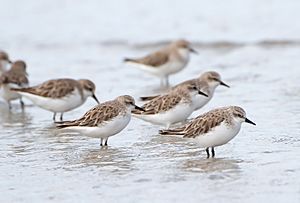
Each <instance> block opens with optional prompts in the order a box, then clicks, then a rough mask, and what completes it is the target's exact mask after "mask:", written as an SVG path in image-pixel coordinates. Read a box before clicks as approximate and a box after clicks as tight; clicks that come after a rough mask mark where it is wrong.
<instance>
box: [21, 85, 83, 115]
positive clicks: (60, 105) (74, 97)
mask: <svg viewBox="0 0 300 203" xmlns="http://www.w3.org/2000/svg"><path fill="white" fill-rule="evenodd" d="M20 94H22V95H23V96H24V97H26V98H28V99H29V100H31V101H32V102H33V103H34V104H35V105H37V106H39V107H41V108H43V109H46V110H48V111H51V112H67V111H71V110H73V109H75V108H77V107H79V106H80V105H82V104H83V103H84V102H85V100H83V99H82V97H81V95H80V93H79V91H78V89H75V90H74V91H73V93H72V94H69V95H67V96H65V97H62V98H48V97H42V96H38V95H34V94H30V93H26V92H21V93H20Z"/></svg>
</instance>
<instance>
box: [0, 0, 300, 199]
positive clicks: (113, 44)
mask: <svg viewBox="0 0 300 203" xmlns="http://www.w3.org/2000/svg"><path fill="white" fill-rule="evenodd" d="M265 2H267V1H265ZM6 4H7V5H10V4H12V3H9V2H7V3H6ZM78 4H80V3H77V4H76V5H77V7H79V5H78ZM148 4H150V3H148ZM35 5H36V7H39V6H41V5H40V4H37V3H36V4H35ZM63 5H64V4H63ZM146 5H147V4H146ZM45 6H47V5H45ZM89 6H90V7H92V6H91V5H89ZM89 6H86V7H87V8H89ZM28 7H29V6H28ZM77 7H76V6H75V8H77ZM140 7H141V8H144V7H143V6H141V5H138V6H137V10H139V8H140ZM146 8H147V7H146V6H145V8H144V9H146ZM276 8H277V7H276ZM30 9H31V8H27V10H29V11H30ZM275 10H276V9H275ZM142 11H143V10H142ZM142 11H140V12H142ZM7 12H8V11H7ZM71 13H73V14H74V16H76V15H75V11H71ZM84 13H86V9H85V10H84ZM59 14H60V13H59ZM39 15H40V14H39V13H38V14H29V16H27V17H26V18H25V19H31V18H33V17H35V16H39ZM45 15H46V17H47V16H48V17H49V16H51V13H46V14H45ZM60 15H62V14H60ZM81 15H83V14H81ZM93 15H95V14H93ZM98 15H99V16H101V14H98ZM136 15H137V14H136ZM203 15H204V16H205V13H204V14H203ZM46 17H45V18H46ZM256 17H257V16H256ZM129 18H131V19H133V17H129ZM187 18H191V19H192V15H191V16H188V17H187ZM49 19H51V18H50V17H49ZM75 19H77V20H79V19H81V17H78V16H77V17H75ZM10 20H12V22H16V23H17V22H18V21H17V20H16V19H14V18H13V17H11V19H10ZM68 20H70V19H69V18H68V17H65V18H63V22H64V21H67V22H69V21H68ZM152 20H153V21H154V20H156V18H154V19H152ZM70 21H71V20H70ZM115 21H116V22H118V21H117V20H116V19H115ZM144 21H145V24H146V25H148V24H149V25H151V23H150V21H151V20H150V19H149V18H146V19H145V20H144ZM72 22H73V21H72ZM174 22H175V20H174ZM280 22H281V21H280ZM78 23H79V24H80V23H83V22H81V21H79V22H78ZM260 23H261V22H260ZM129 24H130V23H129ZM91 25H95V22H93V21H92V22H91ZM91 25H85V26H91ZM130 25H131V24H130ZM69 26H71V25H69ZM276 26H277V25H276ZM18 29H19V28H16V30H18ZM49 29H50V28H49ZM51 29H52V28H51ZM185 29H186V26H178V30H179V33H184V31H185ZM195 29H196V31H199V30H197V28H195ZM255 29H256V27H255ZM273 29H275V28H272V29H270V30H271V31H272V30H273ZM294 30H296V28H294ZM72 31H73V30H72V29H70V30H67V29H66V30H63V32H64V33H67V34H66V35H65V36H68V34H69V35H70V36H71V32H72ZM135 31H136V32H137V33H135V35H134V36H136V35H138V33H139V32H140V34H141V35H143V34H145V33H143V32H141V31H140V30H139V29H137V30H135ZM10 32H11V31H10ZM49 32H50V33H52V32H51V30H50V31H49V30H47V29H46V30H42V31H40V34H39V35H40V37H41V38H42V39H43V40H45V39H46V40H45V41H43V42H42V43H41V42H40V41H39V40H40V39H39V40H35V39H36V38H34V37H32V38H30V36H31V35H30V33H29V32H28V31H26V32H25V33H24V35H21V34H15V35H11V36H9V35H8V34H7V35H3V36H4V37H3V38H2V39H6V40H10V41H12V42H11V43H10V42H9V41H6V42H5V43H4V45H3V49H5V50H7V51H8V52H9V53H12V54H11V55H12V58H24V59H25V60H26V61H27V62H28V72H29V75H30V81H31V84H37V83H40V82H42V81H44V80H46V79H49V78H55V77H74V78H90V79H92V80H93V81H94V82H95V83H96V85H97V96H98V98H99V100H101V101H105V100H108V99H112V98H114V97H116V96H118V95H120V94H131V95H133V96H134V97H136V98H137V97H138V96H144V95H149V94H153V93H157V92H159V91H160V90H158V84H159V80H158V79H156V78H153V77H151V76H149V75H147V74H143V72H140V71H138V70H136V69H134V68H131V67H127V66H124V65H123V64H122V62H121V60H122V58H124V57H125V56H137V55H143V54H145V53H147V52H149V51H151V50H153V49H156V48H157V47H158V46H160V43H161V42H164V41H165V40H167V39H168V38H167V37H166V36H164V35H162V34H161V33H158V34H157V36H152V37H149V36H145V42H144V43H141V42H142V41H143V40H141V37H140V38H139V40H138V42H139V43H137V44H135V43H134V40H133V39H134V37H132V38H130V39H129V41H130V43H123V41H122V40H118V38H116V37H112V39H110V43H108V42H107V39H103V38H101V37H99V39H100V40H96V39H97V36H96V34H95V35H93V37H92V38H91V40H90V41H89V43H87V41H86V40H85V39H82V38H79V40H77V41H75V42H74V43H71V42H70V39H69V38H68V40H67V38H66V39H65V38H64V37H61V36H60V35H57V38H51V37H50V38H48V40H47V37H48V35H49ZM107 32H108V31H107ZM124 32H125V34H123V35H122V37H123V38H124V39H127V38H126V36H127V35H128V36H131V35H130V31H128V30H127V31H124ZM191 32H192V31H191ZM96 33H97V32H96ZM230 33H231V35H230V37H228V38H226V37H225V38H226V39H225V40H226V41H229V42H230V43H226V44H225V45H224V44H223V42H221V41H218V40H217V38H218V37H217V38H216V41H212V42H207V43H208V44H210V45H211V44H213V45H214V44H217V45H218V46H203V42H202V41H200V40H197V39H195V40H194V41H193V42H194V43H195V44H196V47H195V48H196V49H197V50H198V51H199V53H200V54H199V55H198V56H195V55H193V56H192V59H191V62H190V63H189V65H188V67H187V68H186V69H185V70H184V71H182V72H180V73H179V74H177V75H174V76H173V77H171V83H172V84H174V85H175V84H176V83H179V82H181V81H183V80H186V79H190V78H193V77H196V76H198V75H199V74H200V73H201V72H204V71H206V70H216V71H218V72H219V73H220V74H221V75H222V77H223V80H224V81H225V82H226V83H228V84H229V85H230V86H231V88H230V89H226V88H224V87H218V88H217V90H216V93H215V96H214V98H213V99H212V101H211V102H210V103H209V104H208V105H207V106H205V107H204V108H203V109H201V110H199V111H198V112H195V113H194V114H193V115H192V117H194V116H196V115H199V114H200V113H202V112H205V111H208V110H210V109H212V108H215V107H219V106H225V105H240V106H241V107H243V108H244V109H245V110H246V111H247V115H248V117H249V118H250V119H251V120H253V121H254V122H255V123H257V126H251V125H247V124H243V126H242V130H241V132H240V133H239V135H238V136H237V137H236V138H235V139H234V140H232V141H231V142H230V143H228V144H226V145H224V146H221V147H218V148H216V158H214V159H206V158H205V157H206V155H205V152H204V150H203V149H199V148H198V147H197V146H196V145H195V144H193V143H186V142H185V141H183V140H181V139H179V138H170V137H162V136H159V135H158V130H159V129H160V127H158V126H153V125H150V124H148V123H145V122H143V121H140V120H137V119H135V118H133V119H132V122H131V123H130V124H129V126H128V127H127V128H126V129H125V130H124V131H122V132H121V133H120V134H118V135H117V136H114V137H112V138H110V139H109V147H108V148H102V149H101V148H100V147H99V140H98V139H91V138H87V137H85V136H81V135H57V132H56V130H55V128H54V125H53V124H52V120H51V119H52V114H51V113H49V112H46V111H44V110H41V109H39V108H37V107H34V106H32V105H31V103H30V102H29V101H27V100H26V104H27V108H26V109H25V112H22V111H21V109H20V107H19V105H18V102H15V103H14V106H13V107H14V108H13V110H12V111H11V112H9V111H8V110H7V106H6V105H5V104H4V103H0V132H1V133H0V136H1V137H0V151H1V152H0V174H1V176H0V177H1V181H0V191H1V195H0V201H1V202H41V201H60V202H62V201H64V202H74V201H76V202H88V201H99V200H100V201H101V202H183V201H186V202H201V201H209V202H241V201H243V202H265V201H276V202H299V201H300V163H299V153H300V121H299V120H300V103H299V100H300V85H299V76H300V57H299V55H300V46H299V44H298V43H297V42H296V41H295V40H294V39H292V38H293V36H288V37H289V39H291V41H292V42H291V43H287V44H286V43H283V44H282V43H280V41H278V42H277V43H276V42H275V43H268V46H266V45H265V44H260V43H251V42H250V43H249V42H248V41H249V39H245V40H244V39H241V38H237V39H236V41H234V40H233V41H232V39H231V38H233V39H235V38H234V37H235V36H236V35H235V34H236V33H235V32H234V29H233V30H231V29H230V32H229V33H228V35H229V34H230ZM272 33H273V32H272ZM298 33H299V32H298ZM52 34H53V33H52ZM35 35H36V34H33V36H35ZM91 35H92V34H91ZM114 35H116V33H114ZM22 36H23V37H24V38H26V39H28V40H24V43H22V39H23V38H22ZM89 36H90V35H88V36H84V37H86V38H89ZM105 37H107V36H105ZM176 37H177V36H176ZM258 37H261V38H259V39H261V40H260V41H263V40H265V38H264V36H263V35H262V36H258ZM44 38H45V39H44ZM241 40H242V41H243V40H244V41H247V43H242V46H235V45H236V44H239V43H240V41H241ZM294 41H295V42H294ZM125 42H126V40H125ZM220 44H223V45H222V46H220ZM45 73H46V74H45ZM93 105H95V102H94V101H93V100H92V99H89V100H88V101H87V102H86V103H85V104H84V105H83V106H82V107H80V108H79V109H77V110H75V111H72V112H69V113H66V114H65V119H74V118H77V117H79V116H81V115H82V114H83V113H84V112H85V111H87V110H88V109H89V108H91V107H92V106H93Z"/></svg>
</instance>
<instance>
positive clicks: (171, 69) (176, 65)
mask: <svg viewBox="0 0 300 203" xmlns="http://www.w3.org/2000/svg"><path fill="white" fill-rule="evenodd" d="M129 63H131V64H133V65H134V66H136V67H137V68H139V69H141V70H144V71H146V72H148V73H150V74H152V75H155V76H157V77H160V78H161V77H165V76H168V75H171V74H175V73H177V72H179V71H181V70H182V69H183V68H184V67H185V66H186V64H187V60H186V61H170V62H167V63H166V64H164V65H161V66H158V67H153V66H147V65H143V64H138V63H134V62H129Z"/></svg>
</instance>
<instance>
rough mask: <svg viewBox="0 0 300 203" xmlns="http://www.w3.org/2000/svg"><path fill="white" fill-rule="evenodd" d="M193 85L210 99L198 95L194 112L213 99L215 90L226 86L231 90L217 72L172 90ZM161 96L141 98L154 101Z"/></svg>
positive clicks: (186, 82)
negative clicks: (220, 86)
mask: <svg viewBox="0 0 300 203" xmlns="http://www.w3.org/2000/svg"><path fill="white" fill-rule="evenodd" d="M187 84H191V85H196V86H197V87H198V89H200V90H201V91H202V92H204V93H205V94H207V95H208V97H203V96H201V95H197V96H196V97H194V99H193V103H194V111H196V110H198V109H200V108H202V107H203V106H204V105H205V104H207V103H208V102H209V101H210V100H211V98H212V97H213V95H214V92H215V89H216V88H217V87H218V86H219V85H222V86H225V87H228V88H229V85H227V84H226V83H224V82H223V81H222V79H221V75H220V74H219V73H217V72H215V71H208V72H204V73H203V74H201V75H200V76H199V77H198V78H195V79H191V80H187V81H184V82H182V83H180V84H178V85H176V86H174V87H173V88H172V89H171V90H174V89H176V88H178V87H181V86H184V85H187ZM158 96H160V95H154V96H146V97H140V99H141V100H142V101H149V100H152V99H154V98H155V97H158Z"/></svg>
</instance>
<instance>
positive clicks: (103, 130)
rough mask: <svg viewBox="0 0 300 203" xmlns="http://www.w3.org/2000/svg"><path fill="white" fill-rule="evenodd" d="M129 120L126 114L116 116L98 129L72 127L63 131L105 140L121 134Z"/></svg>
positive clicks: (129, 116) (129, 117)
mask: <svg viewBox="0 0 300 203" xmlns="http://www.w3.org/2000/svg"><path fill="white" fill-rule="evenodd" d="M130 119H131V115H130V114H129V113H128V114H126V115H122V116H118V117H116V118H114V119H113V120H111V121H109V122H107V123H105V124H102V125H101V126H99V127H83V126H73V127H67V128H64V129H63V130H66V131H74V132H78V133H80V134H83V135H86V136H88V137H94V138H107V137H110V136H113V135H115V134H117V133H119V132H121V131H122V130H123V129H124V128H125V127H126V126H127V125H128V123H129V121H130Z"/></svg>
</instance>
